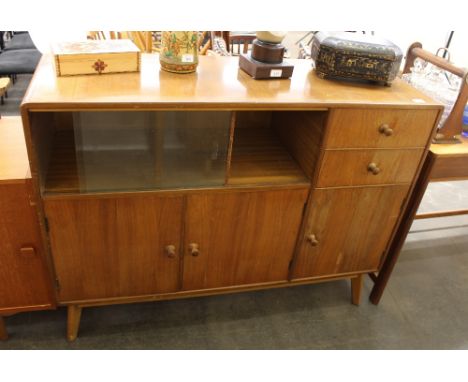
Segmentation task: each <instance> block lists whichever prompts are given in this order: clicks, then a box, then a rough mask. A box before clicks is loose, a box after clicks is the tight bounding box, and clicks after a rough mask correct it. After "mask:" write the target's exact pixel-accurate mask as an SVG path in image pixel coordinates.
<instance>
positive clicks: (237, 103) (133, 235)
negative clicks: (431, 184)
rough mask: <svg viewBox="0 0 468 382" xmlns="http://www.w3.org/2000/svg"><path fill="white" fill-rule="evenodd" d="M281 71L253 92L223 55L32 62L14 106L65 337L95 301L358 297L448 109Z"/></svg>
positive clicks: (306, 72)
mask: <svg viewBox="0 0 468 382" xmlns="http://www.w3.org/2000/svg"><path fill="white" fill-rule="evenodd" d="M291 62H292V63H293V64H294V67H295V70H294V75H293V77H292V78H291V79H290V80H276V81H255V80H253V79H252V78H250V77H249V76H248V75H247V74H246V73H244V72H243V71H241V70H239V68H238V62H237V59H236V58H231V57H228V58H224V57H223V58H220V57H201V58H200V64H199V67H198V70H197V73H195V74H189V75H177V74H173V73H167V72H163V71H160V69H159V63H158V57H157V55H143V57H142V62H141V73H123V74H108V75H102V76H76V77H68V78H65V77H61V78H57V77H56V76H55V69H54V66H53V60H52V59H51V58H50V57H44V58H43V59H42V61H41V63H40V64H39V66H38V68H37V71H36V74H35V75H34V78H33V80H32V83H31V85H30V87H29V90H28V92H27V94H26V96H25V98H24V101H23V104H22V107H21V111H22V118H23V124H24V130H25V136H26V141H27V148H28V154H29V158H30V166H31V174H32V179H33V182H34V186H35V192H36V195H37V198H38V200H37V206H38V211H39V212H38V213H39V220H40V222H41V228H42V236H43V241H44V243H46V248H47V253H48V256H49V260H50V261H49V265H50V272H51V273H52V274H53V275H54V278H55V280H56V282H55V287H56V288H55V290H56V299H57V303H58V305H59V306H67V307H68V339H69V340H74V339H75V338H76V336H77V333H78V328H79V322H80V316H81V311H82V308H84V307H89V306H98V305H107V304H122V303H131V302H137V301H153V300H164V299H175V298H185V297H191V296H203V295H212V294H221V293H231V292H240V291H249V290H255V289H262V288H273V287H286V286H294V285H300V284H308V283H316V282H322V281H329V280H338V279H350V280H351V286H352V287H351V290H352V302H353V303H355V304H358V303H359V298H360V291H361V284H362V278H363V275H365V274H366V273H369V272H375V271H378V270H379V267H380V264H381V263H382V261H383V259H384V258H385V255H386V250H387V245H388V243H389V241H390V239H391V237H392V235H393V234H394V230H395V227H396V225H397V223H398V221H399V219H400V215H401V211H402V209H403V208H404V206H405V203H406V198H407V195H408V194H409V192H410V190H411V188H412V187H413V183H414V180H415V177H416V175H417V174H418V172H419V170H420V167H421V163H422V162H423V159H424V157H425V155H426V153H427V148H428V145H429V142H430V140H431V137H432V136H433V134H434V131H435V126H436V122H437V120H438V118H439V115H440V113H441V110H442V107H441V106H440V105H439V104H437V103H434V102H433V101H432V100H430V99H429V98H427V97H426V96H424V95H422V94H421V93H419V92H418V91H416V90H415V89H413V88H411V87H409V86H408V85H406V84H404V83H403V82H401V81H399V80H395V81H394V83H393V85H392V87H390V88H381V87H374V86H372V85H367V84H357V83H343V82H336V81H328V80H323V79H320V78H318V77H317V76H316V75H315V74H314V72H313V71H312V69H311V64H310V62H309V61H305V60H291ZM129 309H131V308H130V307H129Z"/></svg>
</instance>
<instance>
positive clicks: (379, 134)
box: [325, 109, 438, 149]
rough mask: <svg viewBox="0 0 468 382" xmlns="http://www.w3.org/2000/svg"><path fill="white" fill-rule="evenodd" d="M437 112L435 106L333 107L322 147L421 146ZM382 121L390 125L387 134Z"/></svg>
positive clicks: (429, 132) (430, 129)
mask: <svg viewBox="0 0 468 382" xmlns="http://www.w3.org/2000/svg"><path fill="white" fill-rule="evenodd" d="M437 116H438V113H437V110H434V111H432V112H429V111H427V110H410V109H409V110H389V109H370V110H362V109H352V110H348V109H334V110H333V111H331V112H330V117H329V119H328V129H329V130H328V139H327V140H326V142H325V148H327V149H335V148H365V147H369V148H403V147H425V146H426V144H427V137H428V136H429V135H430V134H431V131H432V128H433V127H434V124H435V121H436V118H437ZM383 125H387V126H388V127H387V129H391V130H388V132H387V135H386V134H385V133H384V132H383V131H380V130H379V129H380V128H381V127H382V126H383ZM388 134H391V135H388Z"/></svg>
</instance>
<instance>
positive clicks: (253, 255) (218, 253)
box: [183, 190, 307, 290]
mask: <svg viewBox="0 0 468 382" xmlns="http://www.w3.org/2000/svg"><path fill="white" fill-rule="evenodd" d="M306 197H307V190H286V191H260V192H230V193H228V192H225V193H219V194H218V193H211V194H200V195H190V196H188V197H187V199H188V200H187V212H186V228H185V253H184V272H183V289H184V290H194V289H207V288H217V287H223V286H231V285H242V284H253V283H262V282H273V281H281V280H286V278H287V275H288V266H289V262H290V260H291V258H292V255H293V250H294V246H295V243H296V238H297V233H298V230H299V226H300V223H301V216H302V210H303V206H304V203H305V201H306ZM190 244H197V245H198V249H199V255H198V256H192V254H191V252H190Z"/></svg>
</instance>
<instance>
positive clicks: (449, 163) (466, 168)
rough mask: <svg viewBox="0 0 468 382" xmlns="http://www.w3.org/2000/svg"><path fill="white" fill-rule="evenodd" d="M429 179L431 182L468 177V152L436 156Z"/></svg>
mask: <svg viewBox="0 0 468 382" xmlns="http://www.w3.org/2000/svg"><path fill="white" fill-rule="evenodd" d="M430 179H431V182H438V181H439V182H440V181H442V182H443V181H450V180H464V179H468V154H467V155H460V156H456V155H451V156H437V158H436V161H435V163H434V168H433V169H432V172H431V178H430Z"/></svg>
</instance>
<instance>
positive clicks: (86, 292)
mask: <svg viewBox="0 0 468 382" xmlns="http://www.w3.org/2000/svg"><path fill="white" fill-rule="evenodd" d="M182 205H183V203H182V197H152V196H138V197H127V198H101V199H82V200H46V201H45V210H46V215H47V218H48V221H49V229H50V233H49V235H50V242H51V248H52V255H53V258H54V263H55V267H56V272H57V276H58V279H59V282H60V293H59V294H60V300H61V301H72V300H87V299H97V298H109V297H124V296H137V295H144V294H152V293H165V292H174V291H176V290H178V287H179V243H180V232H181V230H180V228H181V218H182ZM168 246H172V247H168Z"/></svg>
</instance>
